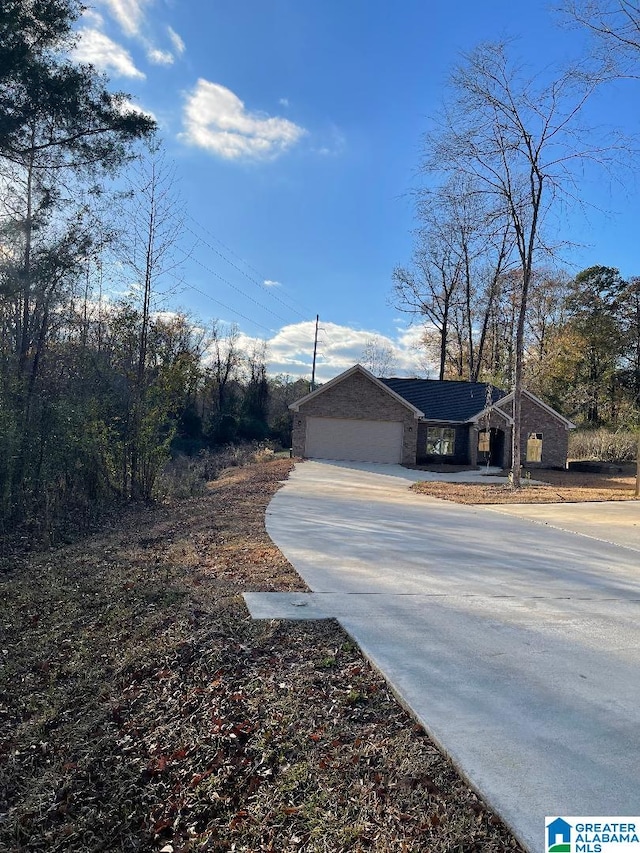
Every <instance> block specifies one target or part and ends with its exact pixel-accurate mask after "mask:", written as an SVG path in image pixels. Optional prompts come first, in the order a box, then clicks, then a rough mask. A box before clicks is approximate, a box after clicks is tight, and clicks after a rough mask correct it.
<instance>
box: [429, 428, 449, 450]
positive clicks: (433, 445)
mask: <svg viewBox="0 0 640 853" xmlns="http://www.w3.org/2000/svg"><path fill="white" fill-rule="evenodd" d="M455 445H456V431H455V429H451V428H449V427H427V455H429V456H453V454H454V452H455Z"/></svg>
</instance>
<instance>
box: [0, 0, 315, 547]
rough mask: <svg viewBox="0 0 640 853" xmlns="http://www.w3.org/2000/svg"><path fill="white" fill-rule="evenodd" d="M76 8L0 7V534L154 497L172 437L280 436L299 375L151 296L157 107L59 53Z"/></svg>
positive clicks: (47, 526)
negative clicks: (147, 109)
mask: <svg viewBox="0 0 640 853" xmlns="http://www.w3.org/2000/svg"><path fill="white" fill-rule="evenodd" d="M81 11H82V7H81V4H80V3H79V2H76V0H47V2H46V3H41V2H35V0H34V2H28V3H25V2H24V0H5V2H3V3H2V5H1V7H0V45H1V47H0V51H1V55H2V63H0V437H1V442H2V448H1V452H0V534H2V533H7V532H9V531H13V530H15V529H16V528H20V527H21V526H25V529H26V530H27V531H28V532H29V533H33V535H38V536H42V535H44V536H45V538H46V536H47V534H48V532H50V531H51V530H53V529H54V528H55V527H56V526H60V525H63V526H64V524H65V523H67V522H69V523H71V522H72V523H74V524H78V523H81V522H82V521H83V520H90V519H91V518H93V517H94V516H95V515H96V513H97V512H99V511H101V509H102V508H103V507H105V506H106V505H109V504H111V503H113V502H115V501H122V500H131V499H134V500H138V499H148V498H150V497H151V495H152V494H153V489H154V484H155V481H156V478H157V476H158V473H159V471H160V470H161V468H162V466H163V464H164V463H165V461H166V459H167V456H168V454H169V452H170V449H171V448H177V449H182V450H183V451H187V452H197V451H199V450H201V449H203V448H212V447H216V446H218V445H220V444H223V443H228V442H235V441H241V440H264V439H266V438H274V439H275V440H277V441H280V442H282V443H283V444H285V445H286V446H288V442H289V437H288V430H289V418H288V411H287V405H288V403H289V402H291V401H292V400H293V399H295V398H296V397H298V396H301V394H303V393H305V392H306V391H307V390H308V384H305V383H304V382H301V383H297V384H296V383H293V382H291V381H290V380H289V379H288V378H287V377H278V378H275V379H269V378H268V377H267V374H266V366H265V359H266V352H265V349H264V347H260V346H257V347H254V348H253V349H252V350H251V351H250V352H245V351H243V350H242V347H241V346H240V336H239V333H238V331H237V329H234V328H228V327H224V326H223V325H222V324H220V323H214V325H213V327H212V328H209V329H203V328H202V327H201V325H200V324H199V323H197V322H196V321H195V320H193V319H192V318H189V317H188V316H186V315H185V314H182V313H179V312H168V311H166V310H162V308H163V305H162V299H161V292H162V288H161V287H160V284H161V282H166V281H169V280H170V279H171V276H173V279H171V280H173V281H174V283H175V278H176V271H175V270H176V263H175V261H174V254H173V249H174V247H175V242H176V239H177V236H178V233H179V229H180V223H181V209H180V204H179V200H178V198H177V196H176V193H175V192H174V182H173V176H172V173H171V169H170V168H168V167H167V166H166V164H165V163H164V160H163V157H162V152H161V148H160V146H159V144H158V143H157V141H156V140H155V131H156V128H155V122H154V121H153V119H151V118H150V117H148V116H146V115H145V114H143V113H141V112H140V111H139V110H138V109H134V108H132V107H131V106H130V104H129V101H128V99H127V96H126V95H125V94H124V93H117V92H116V93H114V92H112V91H110V89H109V86H108V81H107V79H106V78H105V77H104V76H103V75H101V74H98V73H97V72H96V70H95V69H94V68H93V67H91V66H86V65H82V64H78V63H75V62H73V61H72V60H71V59H70V55H71V48H72V46H73V44H74V30H73V27H74V23H75V22H76V21H77V19H78V17H79V15H80V14H81ZM114 269H118V270H120V274H121V282H120V284H121V285H124V287H123V288H122V290H123V292H124V294H125V295H123V296H121V297H119V298H117V299H115V300H114V299H110V298H108V297H107V296H106V294H105V291H106V289H107V286H108V285H112V284H113V281H112V280H111V279H110V276H111V275H112V272H113V270H114ZM178 278H179V277H178ZM168 288H169V290H170V289H171V288H170V286H168ZM166 289H167V288H166V287H165V293H166Z"/></svg>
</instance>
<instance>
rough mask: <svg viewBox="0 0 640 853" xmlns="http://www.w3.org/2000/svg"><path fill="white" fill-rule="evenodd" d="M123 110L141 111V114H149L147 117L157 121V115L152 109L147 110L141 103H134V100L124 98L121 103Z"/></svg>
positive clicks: (124, 111)
mask: <svg viewBox="0 0 640 853" xmlns="http://www.w3.org/2000/svg"><path fill="white" fill-rule="evenodd" d="M120 108H121V112H123V113H128V112H134V113H140V115H143V116H147V118H151V119H153V120H154V121H157V117H156V115H155V113H152V112H151V110H145V109H144V107H141V106H140V105H139V104H134V103H133V101H129V100H124V101H123V102H122V104H121V105H120Z"/></svg>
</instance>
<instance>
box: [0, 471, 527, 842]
mask: <svg viewBox="0 0 640 853" xmlns="http://www.w3.org/2000/svg"><path fill="white" fill-rule="evenodd" d="M290 467H291V463H290V462H289V461H288V460H287V461H274V462H270V463H264V464H258V465H252V466H249V467H247V468H243V469H235V470H233V471H232V472H229V473H227V474H225V475H224V476H223V477H221V478H220V479H219V480H217V481H216V482H215V483H213V484H212V485H211V487H210V489H209V490H208V492H207V494H206V495H204V496H202V497H199V498H193V499H190V500H187V501H182V502H180V503H174V504H171V505H164V506H158V507H155V508H146V509H140V510H137V511H132V512H130V513H129V514H128V515H126V516H125V517H124V518H121V519H120V520H119V521H118V522H117V523H116V522H115V521H114V522H113V527H112V529H111V530H109V531H104V532H102V533H101V534H100V535H95V536H91V537H87V538H85V539H84V540H83V541H79V542H76V543H75V544H72V545H68V546H65V547H62V548H59V549H57V550H55V551H53V550H52V551H49V552H47V553H45V554H41V555H26V556H25V557H24V559H23V560H22V561H21V562H20V563H19V564H17V563H16V564H15V567H14V570H13V571H12V572H11V573H9V574H7V575H5V577H4V579H3V580H2V584H1V585H2V601H3V612H2V615H1V619H0V650H1V653H2V657H1V659H0V662H1V663H2V664H3V666H2V669H1V670H0V697H1V698H0V721H1V726H0V797H1V800H2V802H0V810H1V812H2V820H0V849H1V850H11V851H16V853H17V852H18V851H20V853H23V852H24V853H26V851H29V853H31V851H47V853H56V851H64V853H91V851H96V853H97V851H100V852H101V853H102V852H103V851H109V853H110V851H114V853H115V851H127V853H129V851H144V852H145V853H146V852H147V851H152V853H153V852H154V851H157V853H159V852H160V851H166V853H171V852H172V853H192V851H232V850H233V851H237V853H240V851H245V852H246V853H257V851H272V852H273V853H285V852H286V851H299V853H307V851H309V853H313V852H314V851H331V853H334V851H335V853H340V852H341V851H345V853H346V851H365V850H367V851H376V853H391V851H398V853H400V851H416V853H417V851H426V850H428V851H433V853H437V852H438V851H441V853H445V851H450V852H451V853H452V851H480V850H482V851H484V853H498V852H499V851H506V850H512V849H514V848H516V849H517V844H516V842H515V840H514V839H513V837H512V836H511V835H510V834H509V833H508V832H507V831H506V830H505V828H504V827H503V826H502V825H501V823H500V821H498V820H497V819H496V818H495V817H494V816H493V815H492V814H491V812H490V811H488V809H487V808H486V807H485V806H484V804H483V803H482V802H481V800H480V799H479V798H478V797H477V796H476V795H475V794H474V793H473V791H471V790H470V789H469V788H468V787H467V786H466V785H465V784H464V783H463V782H462V781H461V779H460V777H459V776H458V774H457V773H456V771H455V770H454V768H453V767H452V765H451V764H450V763H449V762H448V761H447V760H446V759H445V758H444V757H443V756H442V755H441V754H440V752H439V751H438V750H437V749H436V748H435V746H434V745H433V744H432V743H431V742H430V741H429V739H428V738H427V737H426V736H425V734H424V732H423V731H422V730H421V729H420V728H419V727H418V726H416V725H415V724H414V722H413V720H412V719H411V718H410V717H409V716H408V714H407V713H406V712H405V711H404V710H403V709H402V708H401V707H400V706H399V705H398V704H397V703H396V702H395V701H394V699H393V697H392V696H390V694H389V692H388V690H387V687H386V684H385V682H384V681H383V680H382V679H381V678H380V677H379V676H378V675H377V674H376V673H375V672H374V671H372V669H371V668H370V666H369V665H368V664H367V662H366V661H365V660H364V659H363V657H362V655H361V654H360V652H359V650H358V649H357V648H356V647H355V646H354V645H353V644H352V643H351V642H350V640H349V638H348V636H347V635H346V634H345V633H344V632H343V631H342V630H341V629H340V627H339V626H338V625H337V623H335V622H332V621H324V622H309V623H306V622H301V623H291V622H275V621H274V622H253V621H252V620H251V619H250V618H249V617H248V614H247V611H246V608H245V606H244V603H243V600H242V598H241V597H240V595H239V594H240V592H241V591H245V590H247V591H248V590H294V589H304V585H303V583H302V582H301V580H300V578H299V577H298V575H297V574H296V573H295V572H294V571H293V570H292V568H291V566H290V565H289V564H288V563H287V562H286V560H285V559H284V558H283V556H282V554H280V552H279V551H278V550H277V549H276V548H275V547H274V546H273V543H272V542H271V541H270V539H269V538H268V536H267V535H266V532H265V529H264V511H265V507H266V505H267V503H268V501H269V499H270V497H271V495H272V494H273V493H274V492H275V491H276V489H277V488H278V487H279V482H280V481H281V480H282V479H283V478H285V477H286V476H287V473H288V471H289V469H290Z"/></svg>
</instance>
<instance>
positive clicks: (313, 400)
mask: <svg viewBox="0 0 640 853" xmlns="http://www.w3.org/2000/svg"><path fill="white" fill-rule="evenodd" d="M289 408H290V409H291V410H292V411H294V412H303V413H304V414H314V413H316V412H318V411H320V410H323V413H325V412H328V411H329V410H330V412H331V414H332V415H333V416H334V417H339V418H363V417H372V416H380V415H381V414H382V415H383V417H388V416H389V415H390V414H393V413H395V414H397V415H398V416H399V417H401V418H405V417H407V415H408V414H410V415H412V416H413V417H414V418H416V419H417V418H419V417H420V416H421V414H422V412H421V411H420V410H419V409H417V408H416V407H415V406H413V405H412V404H411V403H410V402H409V401H407V400H405V399H404V398H403V397H401V396H400V395H398V394H396V393H395V392H394V391H393V390H392V389H391V388H388V387H387V386H386V385H385V384H384V383H383V382H382V381H381V380H380V379H377V378H376V377H375V376H374V375H373V374H372V373H369V371H368V370H366V369H365V368H364V367H362V365H360V364H356V365H355V366H354V367H352V368H350V369H349V370H346V371H345V372H344V373H341V374H340V375H339V376H336V377H334V378H333V379H331V380H330V381H329V382H327V383H326V384H325V385H322V386H321V387H320V388H317V389H316V390H315V391H312V392H311V393H310V394H307V395H306V396H305V397H302V398H301V399H300V400H296V402H294V403H292V404H291V405H290V406H289Z"/></svg>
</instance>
